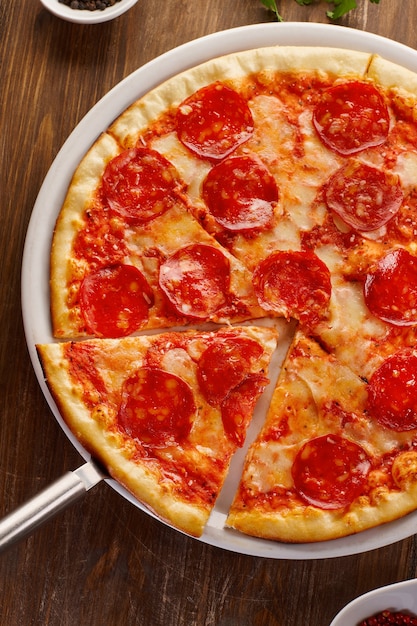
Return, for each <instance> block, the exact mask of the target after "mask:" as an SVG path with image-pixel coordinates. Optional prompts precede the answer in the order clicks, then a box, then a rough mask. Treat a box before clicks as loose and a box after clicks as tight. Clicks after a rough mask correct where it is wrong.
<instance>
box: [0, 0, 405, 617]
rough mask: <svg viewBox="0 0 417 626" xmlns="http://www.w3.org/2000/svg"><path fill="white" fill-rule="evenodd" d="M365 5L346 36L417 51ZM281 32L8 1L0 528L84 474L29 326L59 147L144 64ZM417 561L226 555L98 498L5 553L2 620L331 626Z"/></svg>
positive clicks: (225, 6) (197, 14)
mask: <svg viewBox="0 0 417 626" xmlns="http://www.w3.org/2000/svg"><path fill="white" fill-rule="evenodd" d="M277 4H278V8H279V11H280V13H281V14H282V16H283V17H284V18H285V20H286V21H302V22H304V21H310V22H323V23H326V22H328V20H327V18H326V14H325V11H326V8H327V4H326V3H325V2H317V3H315V4H313V5H312V6H310V7H301V6H299V5H298V4H297V3H296V2H295V1H293V0H282V1H281V2H278V3H277ZM358 4H359V7H358V9H357V10H356V11H353V12H351V13H350V14H349V15H348V16H346V17H345V18H344V19H342V20H340V21H339V23H340V24H341V25H344V26H348V27H350V28H358V29H364V30H367V31H369V32H373V33H377V34H379V35H382V36H386V37H390V38H392V39H395V40H397V41H399V42H402V43H404V44H406V45H408V46H415V45H416V37H415V24H416V23H417V3H416V2H415V0H401V2H398V1H396V2H392V1H390V0H381V2H380V5H376V4H371V3H370V2H367V1H365V0H358ZM273 20H274V16H273V15H272V13H269V12H268V11H267V10H266V9H265V8H264V7H263V6H262V5H261V3H260V2H259V1H258V0H233V1H226V0H210V2H207V0H166V1H165V2H159V3H157V2H155V0H139V2H138V3H137V5H136V6H135V7H134V8H133V9H132V10H130V11H129V12H128V13H127V14H125V15H123V16H121V17H120V18H118V19H117V20H115V21H114V22H107V23H105V24H103V25H92V26H80V25H76V24H70V23H67V22H63V21H60V20H59V19H57V18H55V17H54V16H52V15H51V14H49V13H48V12H47V11H46V10H44V9H43V8H42V6H41V4H40V3H39V2H37V1H36V0H20V1H19V2H7V1H6V0H0V50H1V57H0V94H1V96H0V97H1V109H0V163H1V168H0V194H1V195H0V203H1V221H2V228H1V230H0V266H1V268H2V278H1V281H0V296H1V299H0V301H1V307H0V333H1V341H0V368H1V369H0V384H1V395H0V402H1V407H0V415H1V431H0V494H1V495H0V515H4V514H5V513H6V512H8V511H9V510H11V509H13V508H14V507H16V506H17V505H18V504H20V503H21V502H24V501H25V500H26V499H27V498H29V497H30V496H31V495H33V494H35V493H36V492H38V491H39V490H40V489H41V488H42V487H43V486H46V485H48V484H50V483H51V482H52V480H54V479H55V478H57V477H59V476H61V475H62V474H63V473H64V472H65V471H67V470H68V469H75V468H76V467H78V466H79V464H80V463H81V459H80V457H79V455H78V453H77V452H76V451H75V450H74V449H73V447H72V446H71V444H70V442H69V441H68V440H67V438H66V437H65V435H64V434H63V432H62V431H61V429H60V428H59V426H58V424H57V423H56V422H55V420H54V419H53V417H52V416H51V414H50V411H49V409H48V407H47V405H46V402H45V400H44V398H43V396H42V393H41V391H40V389H39V387H38V383H37V381H36V378H35V375H34V373H33V371H32V366H31V363H30V359H29V357H28V353H27V348H26V343H25V336H24V330H23V325H22V321H21V313H20V306H21V305H20V271H21V258H22V252H23V246H24V240H25V234H26V229H27V225H28V222H29V218H30V214H31V211H32V207H33V205H34V202H35V200H36V197H37V194H38V191H39V189H40V186H41V184H42V181H43V179H44V177H45V175H46V173H47V171H48V169H49V167H50V165H51V163H52V161H53V159H54V158H55V156H56V154H57V152H58V150H59V148H60V147H61V145H62V144H63V142H64V141H65V139H66V138H67V136H68V135H69V134H70V132H71V131H72V130H73V128H74V127H75V126H76V124H77V123H78V122H79V121H80V120H81V119H82V117H83V116H84V115H85V114H86V113H87V111H89V110H90V108H91V107H92V106H93V105H94V104H95V103H96V102H97V101H98V100H99V99H100V98H101V97H102V96H103V95H104V94H106V93H107V92H108V91H109V90H110V89H111V88H112V87H113V86H115V85H116V84H117V83H118V82H119V81H120V80H122V79H123V78H124V77H126V76H127V75H129V74H130V73H131V72H132V71H134V70H135V69H137V68H138V67H140V66H142V65H143V64H144V63H146V62H147V61H149V60H151V59H153V58H155V57H156V56H158V55H160V54H162V53H164V52H166V51H167V50H170V49H171V48H173V47H175V46H177V45H180V44H182V43H184V42H187V41H190V40H192V39H194V38H197V37H201V36H204V35H207V34H210V33H213V32H216V31H220V30H224V29H228V28H233V27H237V26H242V25H246V24H253V23H261V22H268V21H273ZM213 53H215V50H213ZM416 554H417V544H416V540H415V538H410V539H407V540H404V541H402V542H399V543H397V544H394V545H391V546H387V547H385V548H382V549H380V550H376V551H373V552H371V553H367V554H362V555H356V556H351V557H344V558H341V559H328V560H306V561H286V560H283V561H275V560H271V559H259V558H254V557H249V556H243V555H238V554H234V553H229V552H225V551H222V550H220V549H218V548H214V547H211V546H207V545H205V544H202V543H200V542H198V541H195V540H192V539H189V538H187V537H184V536H182V535H181V534H180V533H177V532H175V531H173V530H171V529H169V528H167V527H165V526H164V525H163V524H161V523H159V522H157V521H155V520H153V519H152V518H150V517H149V516H147V515H146V514H144V513H142V512H141V511H139V510H138V509H136V508H135V507H133V506H132V505H130V504H129V503H128V502H126V501H125V500H123V499H122V498H121V497H120V496H118V495H117V494H116V493H115V492H114V491H113V490H112V489H110V488H109V487H108V486H107V485H105V484H102V485H100V486H97V487H95V488H94V489H93V490H92V491H91V492H90V493H89V494H88V495H87V496H86V497H85V498H84V499H83V500H82V501H81V502H79V503H78V504H77V505H75V506H74V507H73V508H71V509H69V510H67V511H66V512H64V513H62V514H60V515H59V517H57V518H56V519H54V520H52V521H51V522H49V523H48V524H47V525H46V526H44V527H43V528H41V529H40V530H39V531H37V532H36V533H35V534H34V535H32V536H31V537H29V538H28V539H26V540H25V541H23V542H22V543H20V544H19V545H16V546H14V547H12V548H11V549H10V550H9V551H8V552H6V553H4V554H2V555H1V557H0V580H1V584H0V616H1V620H0V621H1V623H2V624H7V625H8V626H21V625H24V626H30V625H42V626H45V625H48V626H75V625H76V626H107V625H109V626H119V625H120V626H126V625H143V626H171V625H172V626H177V625H178V626H182V625H184V626H235V625H239V626H295V625H296V624H308V625H309V626H325V625H326V624H329V623H330V621H331V619H332V618H333V616H334V615H335V614H336V613H337V612H338V611H339V610H340V609H341V608H342V606H344V604H346V603H347V602H349V601H350V600H351V599H353V598H354V597H356V596H357V595H359V594H362V593H364V592H366V591H368V590H370V589H373V588H375V587H378V586H381V585H385V584H389V583H392V582H396V581H398V580H403V579H407V578H411V577H414V576H415V575H416V572H417V562H416V561H417V557H416Z"/></svg>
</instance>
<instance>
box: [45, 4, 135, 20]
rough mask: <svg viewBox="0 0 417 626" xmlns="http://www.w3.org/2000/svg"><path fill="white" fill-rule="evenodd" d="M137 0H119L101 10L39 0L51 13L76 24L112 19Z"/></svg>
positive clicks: (124, 11)
mask: <svg viewBox="0 0 417 626" xmlns="http://www.w3.org/2000/svg"><path fill="white" fill-rule="evenodd" d="M137 1H138V0H120V2H116V4H114V5H113V6H111V7H107V9H103V11H99V10H97V11H87V10H81V9H71V7H69V6H67V5H66V4H62V3H61V2H58V0H41V3H42V4H43V6H44V7H45V8H46V9H48V11H50V12H51V13H53V14H54V15H56V16H57V17H60V18H61V19H63V20H66V21H67V22H75V23H76V24H99V23H100V22H108V21H109V20H114V19H115V18H116V17H119V15H122V13H126V11H128V10H129V9H130V8H131V7H133V5H134V4H136V2H137Z"/></svg>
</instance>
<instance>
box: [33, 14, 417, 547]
mask: <svg viewBox="0 0 417 626" xmlns="http://www.w3.org/2000/svg"><path fill="white" fill-rule="evenodd" d="M276 44H282V45H295V46H297V45H304V46H306V45H307V46H324V45H326V46H329V47H339V48H348V49H355V50H362V51H367V52H375V53H379V54H380V55H382V56H384V57H385V58H387V59H389V60H391V61H393V62H396V63H399V64H401V65H404V66H406V67H408V68H409V69H411V70H414V71H416V72H417V52H416V51H414V50H411V49H410V48H407V47H406V46H404V45H402V44H399V43H396V42H394V41H391V40H388V39H385V38H383V37H379V36H377V35H372V34H369V33H365V32H362V31H356V30H353V29H348V28H345V27H341V26H335V25H323V24H307V23H295V22H293V23H284V24H282V23H269V24H260V25H254V26H246V27H242V28H236V29H232V30H228V31H222V32H219V33H215V34H213V35H209V36H207V37H203V38H201V39H197V40H194V41H191V42H189V43H187V44H184V45H182V46H180V47H178V48H175V49H173V50H171V51H170V52H167V53H165V54H163V55H162V56H160V57H158V58H156V59H154V60H153V61H151V62H149V63H147V64H146V65H144V66H143V67H141V68H140V69H138V70H136V71H135V72H134V73H133V74H131V75H130V76H128V77H127V78H125V79H124V80H123V81H122V82H121V83H119V85H117V86H116V87H115V88H113V89H112V90H111V91H110V92H109V93H108V94H107V95H106V96H104V98H102V99H101V100H100V101H99V102H98V103H97V104H96V105H95V106H94V107H93V108H92V109H91V111H90V112H89V113H88V114H87V115H86V116H85V117H84V118H83V119H82V120H81V122H80V123H79V124H78V126H77V127H76V128H75V130H74V131H73V132H72V133H71V135H70V136H69V138H68V139H67V141H66V142H65V143H64V145H63V147H62V148H61V150H60V152H59V153H58V155H57V157H56V159H55V160H54V162H53V164H52V166H51V168H50V170H49V172H48V174H47V176H46V178H45V180H44V183H43V185H42V188H41V190H40V192H39V195H38V198H37V200H36V203H35V206H34V209H33V213H32V217H31V220H30V223H29V227H28V232H27V238H26V243H25V250H24V256H23V266H22V311H23V321H24V326H25V333H26V340H27V344H28V349H29V353H30V357H31V360H32V363H33V367H34V369H35V373H36V375H37V378H38V380H39V384H40V386H41V388H42V391H43V393H44V395H45V397H46V399H47V401H48V403H49V405H50V407H51V409H52V411H53V413H54V415H55V417H56V419H57V420H58V422H59V423H60V425H61V426H62V428H63V430H64V431H65V433H66V434H67V436H68V438H69V439H70V441H71V442H72V443H73V445H74V446H75V448H76V449H77V450H78V451H79V453H80V454H81V455H82V456H83V458H84V459H86V460H89V459H90V455H89V454H88V453H87V452H86V451H85V450H84V448H83V447H82V446H81V445H80V443H79V442H78V441H77V440H76V439H75V437H74V436H73V435H72V434H71V433H70V432H69V430H68V428H67V427H66V425H65V424H64V422H63V420H62V418H61V417H60V415H59V412H58V410H57V408H56V406H55V404H54V402H53V400H52V398H51V395H50V393H49V391H48V389H47V387H46V384H45V381H44V378H43V373H42V370H41V367H40V364H39V361H38V358H37V354H36V350H35V344H36V343H46V342H51V341H54V339H53V337H52V334H51V327H50V312H49V278H48V273H49V252H50V244H51V236H52V232H53V228H54V225H55V220H56V217H57V214H58V212H59V210H60V207H61V205H62V202H63V200H64V197H65V193H66V190H67V186H68V184H69V182H70V179H71V177H72V174H73V172H74V170H75V168H76V166H77V165H78V163H79V161H80V160H81V158H82V156H83V155H84V153H85V152H86V151H87V149H88V148H89V146H90V145H91V144H92V143H93V142H94V141H95V139H96V138H97V137H98V136H99V134H100V133H101V132H102V131H103V130H105V129H106V128H107V127H108V126H109V124H110V123H111V122H112V121H113V120H114V118H115V117H116V116H117V115H119V114H120V113H121V112H122V111H123V110H124V109H125V108H126V107H127V106H128V105H130V104H131V103H132V102H133V101H134V100H136V99H137V98H138V97H139V96H141V95H142V94H144V93H146V92H148V91H149V90H150V89H152V88H153V87H155V86H156V85H158V84H159V83H161V82H163V81H164V80H166V79H168V78H170V77H171V76H173V75H175V74H177V73H179V72H180V71H183V70H185V69H187V68H189V67H190V66H194V65H198V64H199V63H202V62H204V61H207V60H209V59H211V58H213V57H215V56H220V55H223V54H229V53H232V52H236V51H239V50H245V49H250V48H258V47H263V46H268V45H276ZM239 462H240V461H239V458H237V460H236V463H239ZM109 484H111V485H112V487H113V488H114V489H115V490H117V491H118V492H119V493H120V494H121V495H123V496H124V497H125V498H126V499H128V500H129V501H130V502H132V503H133V504H134V505H136V506H138V507H140V508H141V509H143V510H147V509H144V508H143V507H142V506H141V505H140V504H139V503H138V502H137V501H136V500H135V499H134V498H133V497H132V496H130V494H128V492H127V491H126V490H125V489H123V488H122V487H121V486H120V485H118V484H117V483H116V482H115V481H113V480H109ZM223 495H224V494H223ZM226 495H228V494H227V493H226ZM226 502H227V497H221V498H220V499H219V501H218V503H217V505H216V508H215V510H214V512H213V515H212V516H211V517H210V520H209V523H208V525H207V528H206V530H205V532H204V534H203V536H202V537H201V541H203V542H205V543H208V544H211V545H215V546H218V547H221V548H224V549H227V550H231V551H235V552H239V553H242V554H250V555H256V556H261V557H268V558H280V559H318V558H329V557H339V556H344V555H350V554H357V553H360V552H365V551H367V550H373V549H375V548H379V547H382V546H385V545H389V544H391V543H394V542H396V541H399V540H401V539H404V538H406V537H409V536H411V535H413V534H414V533H415V532H416V528H417V512H416V513H412V514H410V515H408V516H406V517H404V518H402V519H400V520H397V521H395V522H392V523H390V524H386V525H384V526H382V527H379V528H377V529H372V530H368V531H365V532H362V533H359V534H358V535H354V536H350V537H345V538H342V539H337V540H334V541H326V542H321V543H312V544H300V545H292V544H283V543H276V542H271V541H265V540H262V539H256V538H252V537H247V536H245V535H242V534H240V533H238V532H234V531H231V530H225V529H224V522H225V519H226V515H227V506H226Z"/></svg>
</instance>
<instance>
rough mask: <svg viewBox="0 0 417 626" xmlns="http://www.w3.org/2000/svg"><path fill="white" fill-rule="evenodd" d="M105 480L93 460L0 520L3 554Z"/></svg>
mask: <svg viewBox="0 0 417 626" xmlns="http://www.w3.org/2000/svg"><path fill="white" fill-rule="evenodd" d="M103 478H105V476H104V474H103V473H102V472H101V471H100V470H99V469H98V468H97V467H96V466H95V465H94V464H93V463H92V462H91V461H90V462H88V463H85V465H82V466H81V467H79V468H78V469H77V470H75V471H74V472H67V473H66V474H64V476H62V477H61V478H59V479H58V480H56V481H55V482H53V483H52V484H51V485H49V487H46V488H45V489H44V490H43V491H41V492H40V493H39V494H38V495H36V496H34V497H33V498H31V499H30V500H29V501H28V502H26V503H25V504H23V505H22V506H20V507H19V508H17V509H16V510H15V511H13V512H12V513H9V514H8V515H7V516H6V517H5V518H3V519H2V520H0V552H2V551H3V550H6V549H7V548H9V547H10V546H11V545H13V544H14V543H16V542H17V541H19V540H20V539H23V538H24V537H25V536H26V535H29V534H30V533H31V532H32V531H34V530H35V529H36V528H38V527H39V526H40V525H41V524H43V523H44V522H46V521H47V520H49V519H51V518H52V517H54V516H55V515H57V514H58V513H59V512H60V511H63V510H64V509H66V508H67V507H68V506H69V505H70V504H72V503H73V502H75V501H76V500H78V499H79V498H80V497H81V496H82V495H84V494H85V493H86V492H87V491H89V489H91V488H92V487H94V485H96V484H97V483H99V482H100V481H101V480H102V479H103Z"/></svg>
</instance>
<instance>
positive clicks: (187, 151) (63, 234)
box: [37, 46, 417, 543]
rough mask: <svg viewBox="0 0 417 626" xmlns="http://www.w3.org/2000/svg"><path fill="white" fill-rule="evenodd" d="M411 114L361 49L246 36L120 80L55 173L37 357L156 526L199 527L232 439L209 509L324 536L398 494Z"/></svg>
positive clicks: (410, 250)
mask: <svg viewBox="0 0 417 626" xmlns="http://www.w3.org/2000/svg"><path fill="white" fill-rule="evenodd" d="M416 111H417V75H415V74H414V73H412V72H411V71H409V70H407V69H405V68H402V67H400V66H397V65H395V64H393V63H391V62H388V61H387V60H385V59H383V58H381V57H379V56H377V55H373V54H370V53H365V52H358V51H351V50H342V49H335V48H331V49H330V48H320V47H316V48H303V47H280V46H276V47H269V48H263V49H255V50H248V51H243V52H239V53H236V54H231V55H227V56H224V57H220V58H216V59H213V60H211V61H209V62H206V63H204V64H202V65H199V66H197V67H194V68H191V69H189V70H186V71H185V72H183V73H181V74H179V75H176V76H174V77H172V78H171V79H169V80H168V81H166V82H165V83H163V84H161V85H159V86H157V87H155V88H154V89H153V90H152V91H150V92H149V93H147V94H145V95H144V96H142V97H141V98H140V99H139V100H137V101H134V102H133V103H132V104H131V105H130V106H129V107H128V108H127V109H126V110H124V111H122V112H121V113H120V115H119V116H118V117H117V119H115V120H114V121H113V122H112V123H111V124H110V126H109V127H108V128H107V129H105V130H104V131H103V133H102V134H101V135H100V136H99V137H98V138H97V140H96V141H95V142H94V144H93V145H92V146H91V148H90V149H89V150H88V152H87V153H86V155H85V156H84V158H83V159H82V161H81V162H80V164H79V166H78V167H77V169H76V171H75V172H74V175H73V177H72V180H71V182H70V184H69V188H68V191H67V194H66V197H65V200H64V202H63V205H62V207H60V209H59V214H58V216H57V221H56V226H55V230H54V233H53V238H52V246H51V264H50V287H51V288H50V301H51V325H52V333H53V337H54V341H52V342H50V343H48V344H44V345H39V346H38V347H37V349H38V352H39V356H40V359H41V363H42V367H43V369H44V372H45V377H46V381H47V384H48V385H49V387H50V389H51V392H52V395H53V397H54V399H55V401H56V403H57V406H58V408H59V410H60V411H61V413H62V415H63V417H64V419H65V421H66V422H67V423H68V425H69V427H70V428H71V430H72V431H73V432H74V433H75V435H76V436H77V437H78V439H79V440H80V441H81V442H82V444H83V445H84V446H85V447H86V448H87V449H88V450H89V451H90V452H91V453H92V455H93V457H94V458H98V459H99V460H100V461H101V462H102V463H103V464H104V465H105V466H106V468H107V469H108V471H109V473H110V474H111V475H112V476H114V477H115V478H116V479H117V480H118V481H119V482H121V483H122V484H123V485H124V486H125V487H126V488H127V489H128V490H130V491H131V492H132V493H133V494H134V495H135V497H136V498H138V500H139V501H140V502H142V503H143V504H145V506H147V507H149V508H150V509H151V510H153V511H154V512H155V513H156V514H157V515H158V516H159V517H161V518H163V519H164V520H167V521H168V522H169V523H170V524H172V525H173V526H175V527H177V528H179V529H181V530H183V531H184V532H187V533H190V534H192V535H195V536H199V535H201V533H202V532H203V531H204V527H205V525H206V524H207V520H208V519H209V515H210V513H211V511H212V510H213V507H215V506H216V500H217V498H218V496H219V493H220V491H221V489H222V486H223V484H224V481H225V479H226V477H227V476H228V474H229V472H230V471H231V470H230V462H231V460H232V459H233V458H234V457H235V456H236V452H237V450H238V449H239V448H242V447H243V457H244V461H243V463H242V466H241V468H240V470H239V476H238V477H237V481H236V490H235V493H234V496H233V498H232V499H231V501H230V502H229V505H228V510H227V514H226V516H225V517H227V519H225V527H226V528H229V529H234V530H235V531H239V532H242V533H245V534H248V535H252V536H257V537H262V538H266V539H270V540H275V541H284V542H295V543H297V542H310V541H325V540H329V539H334V538H338V537H344V536H347V535H350V534H352V533H357V532H360V531H363V530H365V529H368V528H373V527H376V526H379V525H381V524H384V523H386V522H389V521H391V520H394V519H397V518H399V517H401V516H404V515H406V514H407V513H409V512H411V511H413V510H415V509H416V508H417V238H416V234H417V184H416V181H417V115H416ZM277 329H278V330H279V332H277ZM277 337H278V339H277ZM285 337H289V341H288V343H287V344H286V343H285ZM277 345H278V347H277ZM277 350H278V351H279V350H283V351H284V359H283V362H282V366H281V365H280V363H279V360H277V357H276V354H277ZM271 363H272V365H271ZM261 398H262V401H261V402H258V400H260V399H261ZM249 424H255V432H254V435H253V437H251V438H250V440H249V439H248V438H247V437H246V432H247V429H248V426H249ZM233 471H236V469H233ZM237 483H239V484H237Z"/></svg>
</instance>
